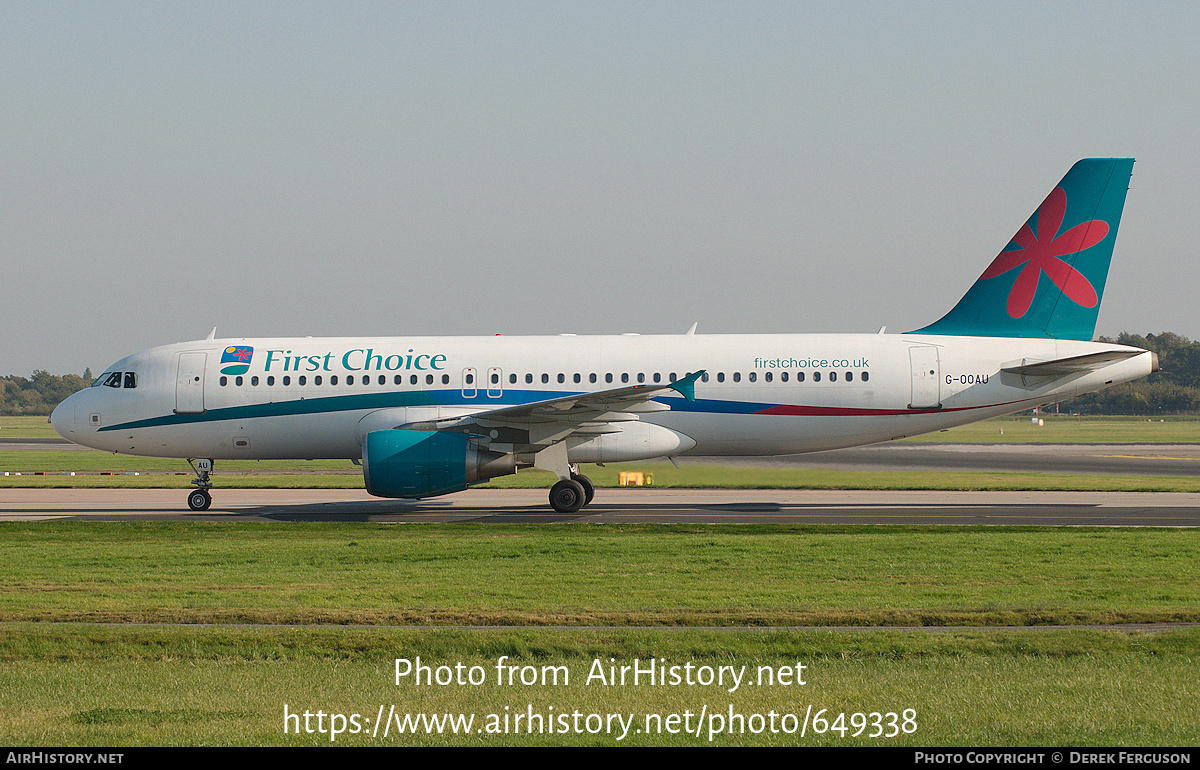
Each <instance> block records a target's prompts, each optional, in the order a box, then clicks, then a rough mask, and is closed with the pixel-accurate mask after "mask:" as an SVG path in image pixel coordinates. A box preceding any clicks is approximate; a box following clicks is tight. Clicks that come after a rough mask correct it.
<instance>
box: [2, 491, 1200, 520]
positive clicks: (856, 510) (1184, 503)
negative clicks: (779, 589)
mask: <svg viewBox="0 0 1200 770" xmlns="http://www.w3.org/2000/svg"><path fill="white" fill-rule="evenodd" d="M18 520H19V521H46V520H82V521H231V522H232V521H263V522H296V521H360V522H392V523H398V524H399V523H420V522H457V523H473V524H503V523H554V522H567V521H571V522H576V521H577V522H658V523H694V524H739V523H788V524H922V525H980V524H983V525H999V524H1006V525H1038V526H1119V527H1131V526H1155V527H1196V526H1200V493H1136V492H926V491H922V492H894V491H887V492H881V491H838V490H818V491H807V490H726V489H720V490H693V489H682V490H668V489H647V488H642V489H600V490H597V492H596V499H595V500H594V501H593V502H592V504H591V505H589V506H587V507H586V508H584V509H582V510H581V511H579V512H578V513H575V514H560V513H556V512H555V511H553V510H552V509H551V508H550V507H549V505H548V504H547V500H546V492H545V491H544V490H518V489H514V490H484V489H477V490H468V491H465V492H459V493H457V494H453V495H446V496H444V497H439V498H433V499H430V500H424V501H404V500H384V499H379V498H374V497H371V496H370V495H368V494H367V493H366V492H365V491H358V490H345V489H330V490H313V489H299V490H285V489H224V490H223V489H220V488H217V489H215V490H214V491H213V505H212V508H211V509H209V510H208V511H204V512H201V513H196V512H193V511H190V510H188V509H187V507H186V492H185V491H184V490H178V489H176V490H161V489H3V490H0V521H18Z"/></svg>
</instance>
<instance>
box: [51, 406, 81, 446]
mask: <svg viewBox="0 0 1200 770" xmlns="http://www.w3.org/2000/svg"><path fill="white" fill-rule="evenodd" d="M76 400H77V399H76V398H75V396H67V397H66V398H65V399H63V401H62V402H61V403H60V404H59V405H58V406H56V407H54V411H52V412H51V413H50V425H51V426H53V427H54V430H55V431H56V432H57V433H58V435H60V436H62V437H63V438H65V439H67V440H68V441H74V440H75V439H74V436H75V404H74V403H73V402H74V401H76Z"/></svg>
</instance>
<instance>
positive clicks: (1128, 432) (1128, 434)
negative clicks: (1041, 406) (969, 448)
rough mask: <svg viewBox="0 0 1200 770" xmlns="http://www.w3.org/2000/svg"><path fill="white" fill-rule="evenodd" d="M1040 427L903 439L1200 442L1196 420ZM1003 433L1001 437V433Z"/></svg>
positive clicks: (1093, 420) (1006, 420) (1001, 425)
mask: <svg viewBox="0 0 1200 770" xmlns="http://www.w3.org/2000/svg"><path fill="white" fill-rule="evenodd" d="M1039 416H1040V417H1041V418H1042V421H1043V423H1044V425H1042V426H1037V425H1034V424H1033V423H1032V422H1030V417H1031V416H1030V415H1028V414H1026V415H1022V416H1019V417H1016V416H1013V417H997V418H995V419H991V420H984V421H983V422H976V423H971V424H970V425H961V426H959V427H957V428H951V429H950V430H945V431H939V432H937V433H926V434H924V435H921V436H912V437H910V438H907V439H904V441H906V442H948V443H964V444H1140V443H1148V444H1195V443H1197V442H1200V416H1198V415H1183V416H1175V417H1162V418H1159V417H1155V418H1153V419H1149V418H1146V417H1140V418H1139V417H1073V416H1070V415H1065V414H1063V415H1056V414H1042V415H1039ZM1001 431H1003V433H1001Z"/></svg>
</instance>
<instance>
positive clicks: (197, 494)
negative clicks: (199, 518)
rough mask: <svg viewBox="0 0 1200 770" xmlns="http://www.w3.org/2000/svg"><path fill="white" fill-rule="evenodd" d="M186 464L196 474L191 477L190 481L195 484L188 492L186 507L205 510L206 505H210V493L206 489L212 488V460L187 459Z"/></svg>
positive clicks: (206, 508)
mask: <svg viewBox="0 0 1200 770" xmlns="http://www.w3.org/2000/svg"><path fill="white" fill-rule="evenodd" d="M188 465H190V466H192V470H193V471H194V472H195V474H196V478H194V479H192V483H193V484H195V485H196V489H193V490H192V491H191V492H189V493H188V508H191V509H192V510H193V511H207V510H208V506H210V505H212V495H211V494H210V493H209V491H208V490H210V489H212V480H211V476H212V469H213V461H212V460H206V459H201V460H196V461H192V460H188Z"/></svg>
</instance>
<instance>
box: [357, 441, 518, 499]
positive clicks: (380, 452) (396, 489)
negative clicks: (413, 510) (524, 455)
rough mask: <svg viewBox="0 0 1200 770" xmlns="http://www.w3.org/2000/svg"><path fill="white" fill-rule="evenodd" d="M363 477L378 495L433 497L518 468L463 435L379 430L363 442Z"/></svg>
mask: <svg viewBox="0 0 1200 770" xmlns="http://www.w3.org/2000/svg"><path fill="white" fill-rule="evenodd" d="M362 464H363V479H364V480H365V481H366V484H367V491H368V492H370V493H371V494H373V495H375V496H377V497H414V498H416V497H435V496H437V495H445V494H449V493H450V492H458V491H460V490H463V489H466V488H467V486H468V485H469V484H472V483H474V482H477V481H485V480H487V479H490V478H494V477H496V476H504V475H507V474H509V473H516V472H517V464H516V458H515V457H513V456H512V455H511V454H502V453H500V452H492V451H490V450H487V449H480V448H479V447H478V446H477V445H476V444H475V443H474V442H472V440H471V437H470V436H468V435H466V434H464V433H439V432H437V431H427V430H376V431H371V432H370V433H368V434H367V435H366V437H365V439H364V440H363V455H362Z"/></svg>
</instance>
